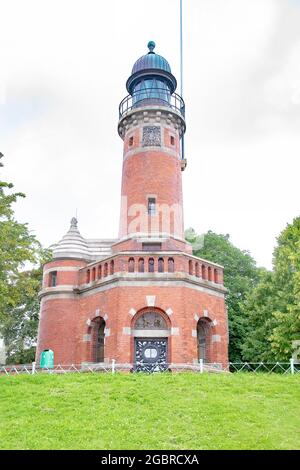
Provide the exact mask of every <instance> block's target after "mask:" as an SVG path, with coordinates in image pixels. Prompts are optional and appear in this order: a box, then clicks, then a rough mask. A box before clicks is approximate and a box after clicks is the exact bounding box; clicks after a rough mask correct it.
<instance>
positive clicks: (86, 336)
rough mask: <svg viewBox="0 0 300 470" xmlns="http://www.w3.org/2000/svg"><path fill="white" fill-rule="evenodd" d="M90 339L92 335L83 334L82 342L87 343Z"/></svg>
mask: <svg viewBox="0 0 300 470" xmlns="http://www.w3.org/2000/svg"><path fill="white" fill-rule="evenodd" d="M91 339H92V335H83V342H84V343H89V342H90V341H91Z"/></svg>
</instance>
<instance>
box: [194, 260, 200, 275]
mask: <svg viewBox="0 0 300 470" xmlns="http://www.w3.org/2000/svg"><path fill="white" fill-rule="evenodd" d="M195 274H196V276H197V277H200V271H199V263H196V264H195Z"/></svg>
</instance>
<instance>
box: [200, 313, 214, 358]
mask: <svg viewBox="0 0 300 470" xmlns="http://www.w3.org/2000/svg"><path fill="white" fill-rule="evenodd" d="M210 325H211V323H210V321H209V320H206V319H203V318H201V319H200V320H199V321H198V325H197V347H198V360H199V361H200V359H202V360H203V362H209V361H210Z"/></svg>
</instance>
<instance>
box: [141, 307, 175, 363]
mask: <svg viewBox="0 0 300 470" xmlns="http://www.w3.org/2000/svg"><path fill="white" fill-rule="evenodd" d="M133 336H134V368H135V370H137V371H144V372H156V371H157V372H158V371H164V370H166V369H167V368H168V347H169V344H168V341H169V336H170V328H169V325H168V322H167V319H166V318H164V316H163V314H162V312H160V311H159V310H158V309H154V308H152V309H147V310H144V311H143V312H141V313H140V314H138V315H137V317H136V319H135V321H134V329H133Z"/></svg>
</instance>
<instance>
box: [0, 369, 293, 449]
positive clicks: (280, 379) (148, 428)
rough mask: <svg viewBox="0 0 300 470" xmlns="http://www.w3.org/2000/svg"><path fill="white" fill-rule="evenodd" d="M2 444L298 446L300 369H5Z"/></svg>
mask: <svg viewBox="0 0 300 470" xmlns="http://www.w3.org/2000/svg"><path fill="white" fill-rule="evenodd" d="M0 449H108V450H111V449H114V450H116V449H145V450H146V449H162V450H163V449H169V450H171V449H188V450H192V449H199V450H200V449H300V374H299V375H295V376H282V375H275V374H274V375H264V374H261V375H254V374H228V375H227V374H224V375H223V374H222V375H221V374H220V375H218V374H203V375H199V374H197V375H196V374H190V373H186V374H184V373H182V374H158V375H155V374H154V375H140V374H128V375H119V374H116V375H111V374H69V375H36V376H25V375H23V376H21V375H20V376H1V377H0Z"/></svg>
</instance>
